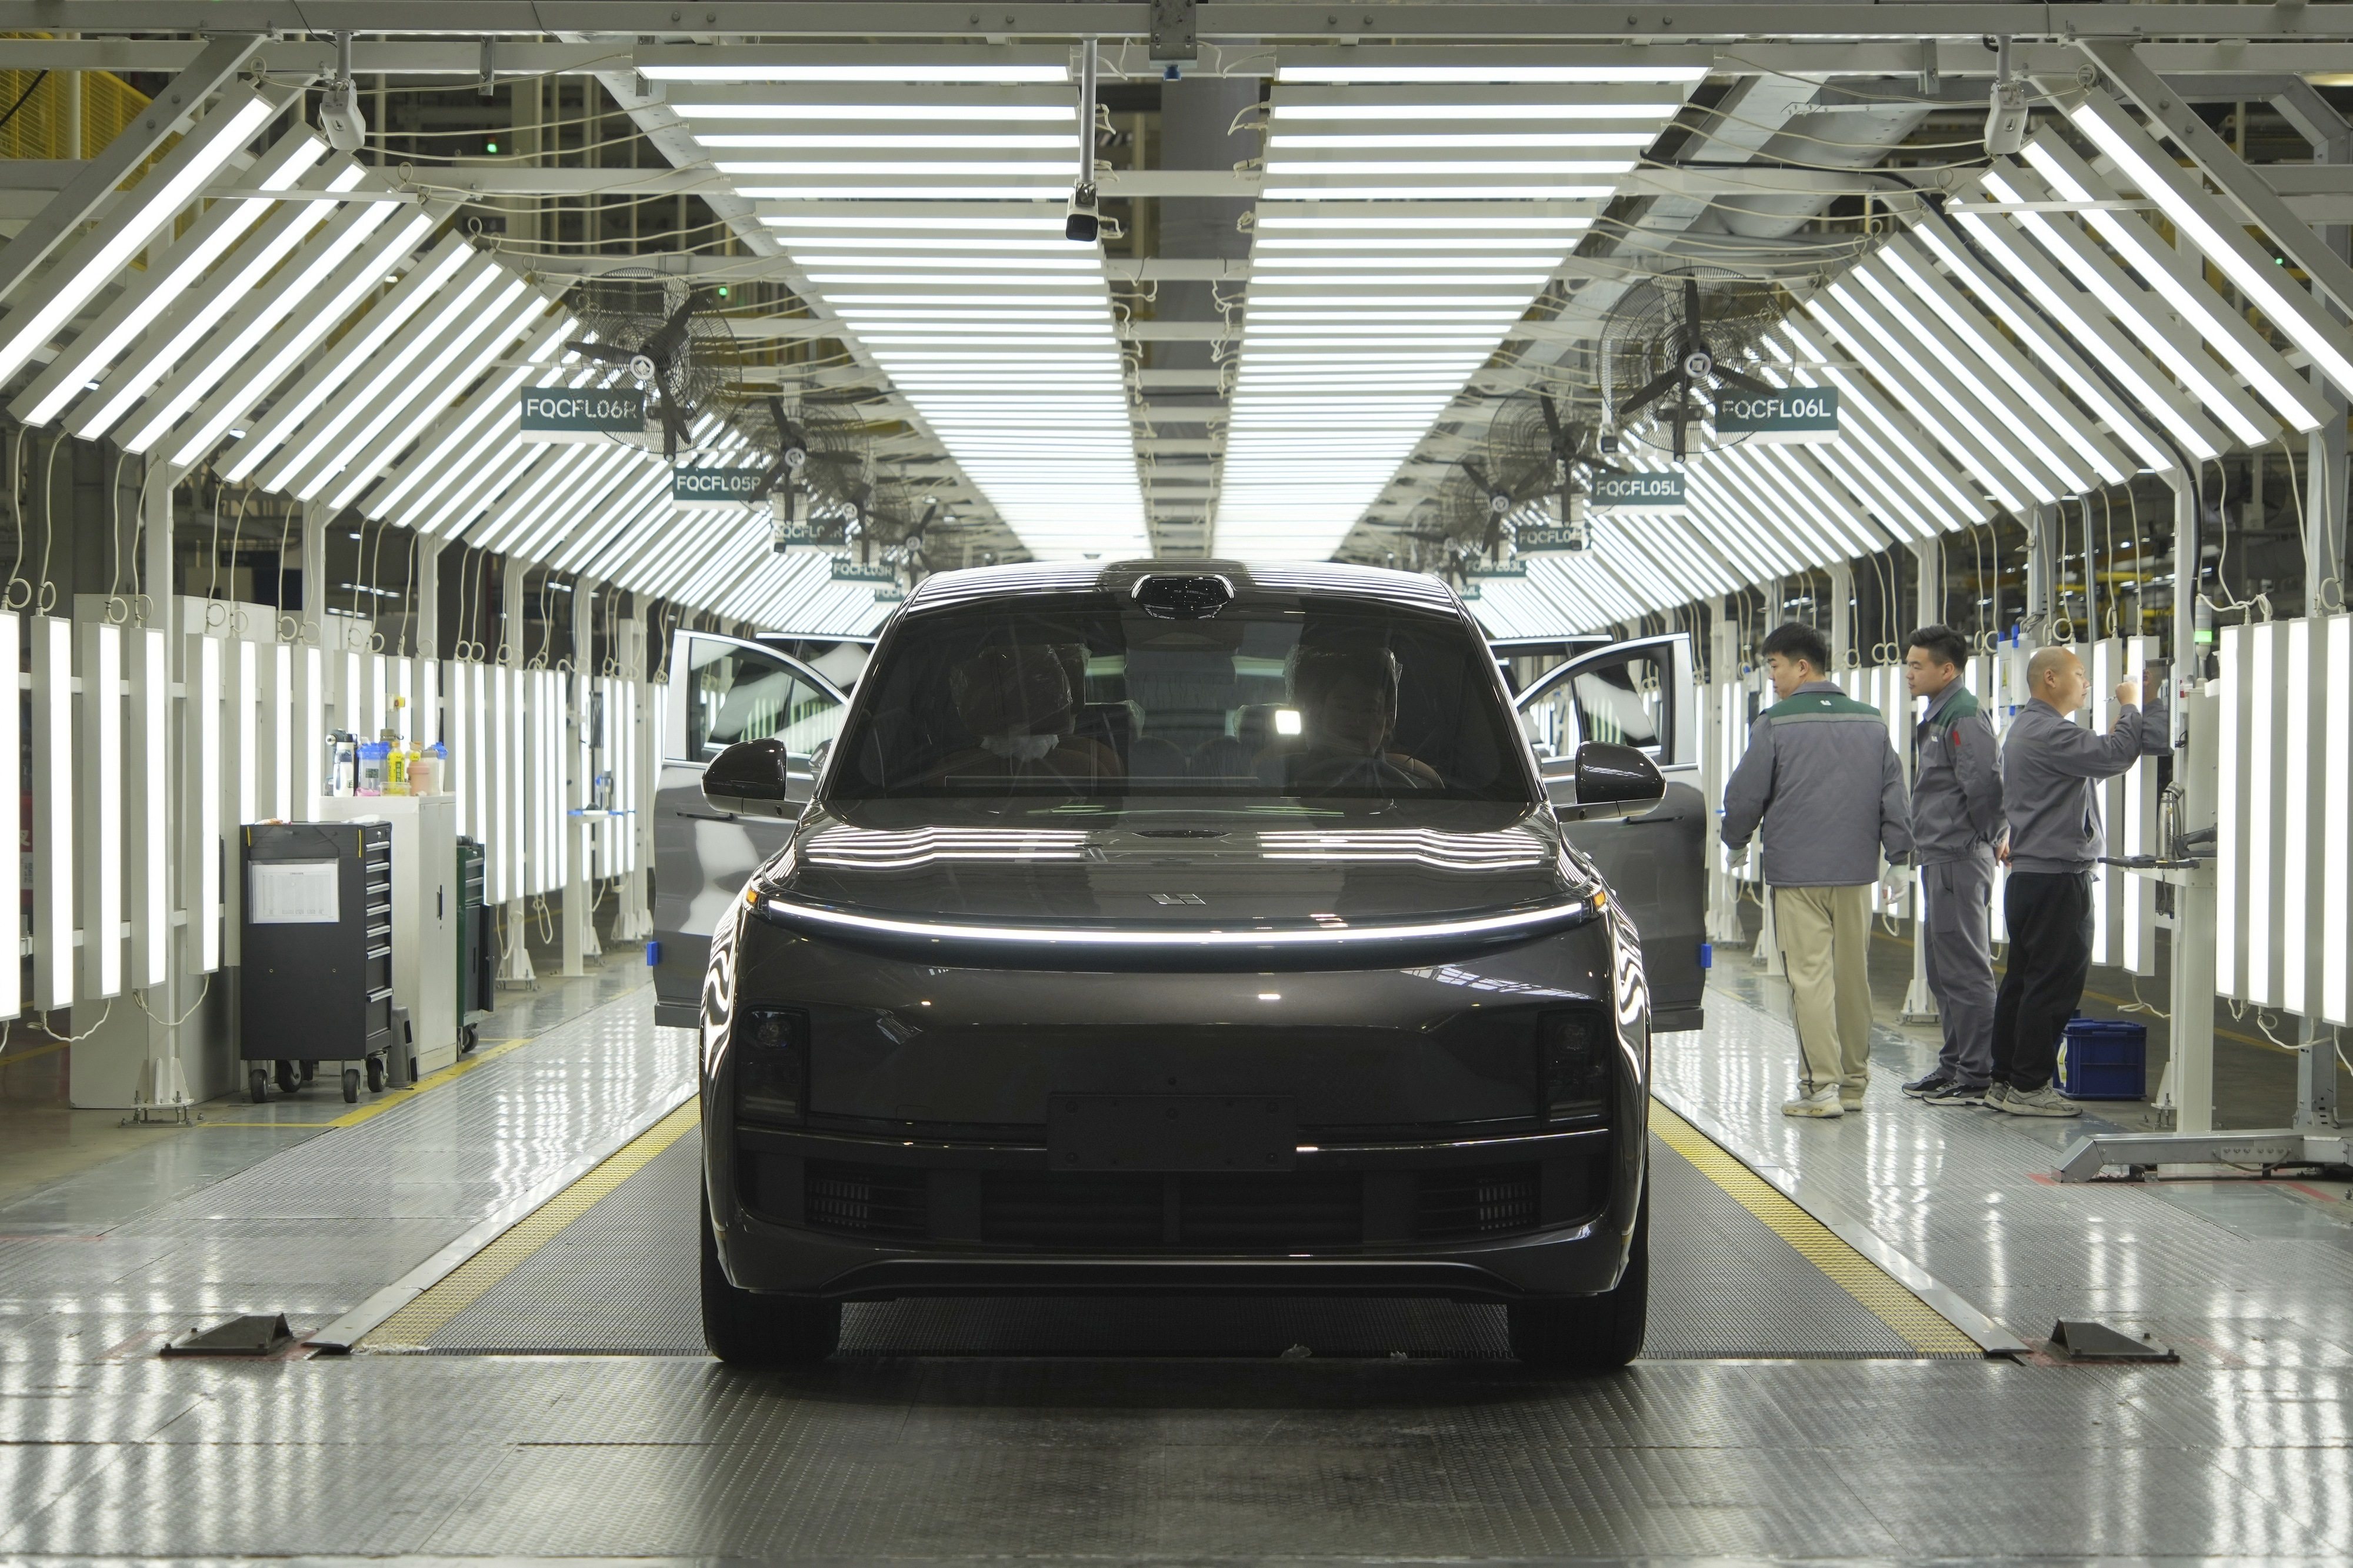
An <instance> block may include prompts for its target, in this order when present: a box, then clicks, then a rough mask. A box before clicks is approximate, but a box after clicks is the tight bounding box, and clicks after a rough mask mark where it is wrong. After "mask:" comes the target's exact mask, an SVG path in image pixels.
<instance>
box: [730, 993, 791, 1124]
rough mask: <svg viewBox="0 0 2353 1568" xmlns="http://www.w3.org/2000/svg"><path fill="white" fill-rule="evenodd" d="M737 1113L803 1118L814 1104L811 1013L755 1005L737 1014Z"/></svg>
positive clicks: (749, 1116) (754, 1117)
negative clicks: (811, 1093) (811, 1099)
mask: <svg viewBox="0 0 2353 1568" xmlns="http://www.w3.org/2000/svg"><path fill="white" fill-rule="evenodd" d="M733 1044H734V1049H735V1113H736V1114H737V1115H738V1116H740V1117H742V1118H744V1120H746V1121H799V1120H800V1119H801V1115H802V1113H803V1111H805V1110H807V1106H808V1055H809V1053H808V1015H807V1014H806V1013H802V1012H799V1011H797V1010H796V1009H793V1008H787V1007H757V1006H750V1007H744V1008H743V1009H741V1010H740V1011H739V1012H738V1013H737V1014H736V1015H735V1035H734V1041H733Z"/></svg>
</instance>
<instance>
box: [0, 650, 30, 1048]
mask: <svg viewBox="0 0 2353 1568" xmlns="http://www.w3.org/2000/svg"><path fill="white" fill-rule="evenodd" d="M20 647H22V644H21V643H20V642H19V641H18V631H17V622H16V612H15V611H14V610H0V693H5V694H6V695H5V700H0V799H6V800H12V801H17V802H20V803H21V802H22V801H24V800H26V798H28V797H29V795H30V794H31V790H30V787H29V786H30V784H31V782H32V781H31V780H29V779H26V777H24V772H23V769H24V764H23V752H22V750H21V747H22V743H23V737H22V736H21V735H20V734H19V733H18V732H17V731H18V728H19V725H20V723H21V721H22V714H23V705H22V704H21V703H20V702H19V700H17V697H16V691H17V688H18V682H17V679H16V675H17V670H16V663H17V658H18V649H19V648H20ZM38 706H39V704H38V702H37V701H36V702H35V704H34V707H35V708H36V709H37V708H38ZM26 891H27V889H26V887H25V857H23V856H21V855H13V854H12V855H0V954H5V960H6V961H5V963H0V1018H13V1017H15V1016H17V1015H18V1014H19V1013H22V1012H23V1011H24V1010H25V966H24V964H23V963H22V962H21V961H20V960H19V958H18V956H17V955H18V954H19V953H21V952H24V950H25V938H26V935H27V934H28V933H27V932H26V931H25V929H24V923H25V918H24V895H25V893H26Z"/></svg>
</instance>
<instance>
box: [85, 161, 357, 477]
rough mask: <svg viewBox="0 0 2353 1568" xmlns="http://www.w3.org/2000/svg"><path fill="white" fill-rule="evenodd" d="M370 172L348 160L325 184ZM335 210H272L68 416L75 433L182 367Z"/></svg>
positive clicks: (302, 206)
mask: <svg viewBox="0 0 2353 1568" xmlns="http://www.w3.org/2000/svg"><path fill="white" fill-rule="evenodd" d="M366 177H367V172H366V171H365V170H364V169H362V168H361V167H360V166H359V165H357V164H355V163H346V164H344V165H343V167H342V168H340V169H338V170H337V171H336V172H335V173H334V174H332V175H331V176H329V178H328V180H327V183H326V184H325V185H324V187H322V188H324V189H326V190H330V191H347V190H350V189H351V188H352V187H353V186H354V185H357V184H359V183H360V182H361V181H362V180H364V179H365V178H366ZM333 216H335V209H334V208H333V207H332V205H329V204H327V203H324V202H311V201H302V202H290V203H288V204H286V205H285V207H284V208H283V209H281V210H280V212H278V213H276V214H274V215H272V216H271V217H270V219H269V222H268V223H267V224H266V225H265V226H263V231H262V232H261V233H260V234H259V235H258V236H256V237H254V239H253V240H252V242H251V243H249V244H248V245H246V246H244V247H240V248H239V249H238V250H237V251H235V252H233V253H232V254H231V255H230V256H229V257H228V258H227V263H226V265H225V266H223V267H221V268H216V269H215V272H214V274H213V275H212V276H209V277H207V278H206V279H205V280H204V283H203V285H202V287H201V289H200V293H201V296H202V298H201V299H200V300H199V301H198V302H197V303H196V304H195V306H194V307H192V308H191V309H189V310H185V312H183V313H182V314H181V315H179V316H177V317H174V318H172V319H168V320H166V321H162V322H159V323H157V325H158V326H159V328H160V329H161V330H162V331H163V332H164V334H165V335H164V337H163V339H162V341H161V342H157V343H154V344H147V343H145V342H142V346H141V352H140V353H139V355H138V356H137V357H136V358H135V359H134V360H132V361H130V362H127V363H124V364H121V365H117V366H116V367H115V369H114V372H113V374H111V376H110V377H109V379H108V382H107V384H106V385H105V386H104V388H103V389H102V390H101V391H100V394H99V395H98V397H96V398H94V399H92V400H90V404H91V405H90V406H88V407H84V408H82V409H80V410H79V411H78V413H77V416H76V417H75V418H74V419H73V420H72V421H71V422H70V427H71V429H72V430H73V433H74V434H75V435H77V436H79V437H82V438H83V439H84V440H96V439H97V438H98V437H100V436H103V435H105V434H106V432H108V431H109V430H111V429H112V428H113V427H114V426H115V424H116V422H117V421H119V420H121V418H122V417H123V416H124V415H126V414H128V413H129V412H130V411H131V405H132V404H133V403H135V402H137V401H138V400H139V399H140V398H141V397H143V396H145V395H146V394H147V392H148V389H149V388H151V387H153V385H154V384H156V383H157V382H159V381H161V380H163V379H164V377H165V376H167V375H170V374H172V373H173V372H174V371H175V370H178V369H180V368H181V366H182V365H183V364H184V363H185V361H186V360H187V357H188V355H189V353H191V352H192V351H193V350H194V349H195V345H196V344H197V343H199V342H202V341H203V340H204V338H205V335H206V333H208V332H210V331H212V330H213V329H214V328H215V327H216V326H217V325H219V324H220V321H221V320H222V318H224V317H226V316H227V315H228V314H229V312H230V311H232V310H236V309H237V306H238V305H240V304H243V303H245V302H246V301H247V300H249V299H250V298H251V296H252V293H253V291H254V290H255V289H256V288H257V287H258V286H259V283H260V281H261V279H263V278H265V277H267V276H269V273H270V272H271V270H272V269H273V268H276V267H277V266H278V264H279V263H280V261H282V260H283V259H285V258H286V257H287V256H288V255H289V254H290V253H291V252H292V251H293V250H294V248H295V247H297V246H299V245H301V243H302V242H303V241H304V240H305V239H307V238H309V237H311V234H312V232H314V231H315V230H316V229H317V228H318V227H319V226H320V225H321V224H323V223H326V222H327V221H328V220H329V219H331V218H332V217H333Z"/></svg>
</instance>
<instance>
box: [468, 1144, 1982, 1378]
mask: <svg viewBox="0 0 2353 1568" xmlns="http://www.w3.org/2000/svg"><path fill="white" fill-rule="evenodd" d="M701 1162H702V1135H701V1133H700V1132H699V1131H693V1132H689V1133H687V1134H686V1135H684V1136H682V1137H681V1138H680V1139H679V1140H678V1141H677V1142H675V1143H674V1144H672V1145H670V1147H669V1148H667V1149H665V1150H663V1151H662V1152H660V1153H659V1154H657V1155H656V1156H654V1157H653V1158H652V1159H651V1160H649V1162H647V1163H646V1165H645V1167H644V1168H643V1169H642V1170H640V1171H638V1173H636V1174H634V1175H632V1176H630V1177H629V1178H628V1180H627V1181H625V1182H623V1183H622V1184H620V1185H619V1186H617V1187H616V1188H615V1189H614V1190H613V1191H612V1192H611V1193H610V1194H608V1195H607V1196H606V1197H604V1198H602V1199H600V1200H598V1201H597V1202H596V1203H595V1204H593V1205H590V1206H589V1207H588V1208H587V1209H586V1211H585V1212H584V1213H583V1214H582V1215H580V1216H579V1218H577V1219H576V1220H575V1221H573V1222H572V1223H571V1224H569V1225H567V1226H565V1227H563V1228H562V1229H561V1230H559V1231H557V1232H556V1233H555V1235H554V1237H553V1238H552V1239H551V1240H550V1241H549V1242H548V1243H547V1244H546V1245H545V1246H544V1247H541V1248H540V1249H539V1251H537V1252H536V1253H533V1255H532V1256H530V1257H529V1258H526V1259H524V1260H523V1261H522V1263H521V1264H520V1265H518V1266H517V1267H516V1268H513V1270H512V1272H511V1273H509V1274H507V1275H506V1276H505V1278H504V1279H501V1281H500V1282H499V1283H498V1284H497V1285H496V1286H494V1287H493V1288H491V1289H489V1290H488V1291H486V1292H484V1293H482V1294H481V1295H480V1297H478V1298H477V1299H475V1300H472V1301H470V1303H469V1304H468V1305H466V1306H465V1307H464V1308H463V1309H462V1310H459V1311H457V1312H456V1313H455V1314H454V1315H452V1316H451V1317H450V1318H449V1319H448V1321H447V1322H446V1323H445V1324H444V1325H443V1326H442V1327H441V1328H440V1329H439V1330H438V1331H437V1332H435V1333H434V1334H433V1335H432V1336H431V1337H430V1339H429V1340H428V1341H427V1343H426V1344H425V1345H424V1346H423V1347H422V1348H423V1349H424V1350H425V1351H427V1352H430V1353H439V1354H447V1355H465V1354H473V1355H497V1354H523V1355H551V1354H559V1355H560V1354H575V1355H578V1354H595V1355H702V1354H703V1353H704V1351H703V1344H702V1318H701V1306H700V1302H699V1300H698V1297H697V1294H696V1279H697V1267H698V1264H697V1256H696V1250H695V1235H694V1226H695V1215H696V1203H695V1197H696V1183H697V1182H698V1181H699V1180H700V1173H701ZM1651 1184H1652V1188H1651V1191H1652V1198H1651V1202H1652V1210H1651V1326H1650V1342H1649V1348H1648V1349H1647V1351H1646V1352H1645V1354H1646V1356H1647V1357H1648V1358H1649V1359H1651V1360H1724V1359H1747V1358H1758V1359H1767V1360H1788V1359H1819V1358H1834V1359H1873V1358H1880V1359H1891V1360H1894V1359H1917V1358H1922V1357H1924V1356H1929V1355H1944V1354H1968V1355H1975V1354H1977V1353H1978V1352H1976V1351H1975V1349H1974V1347H1970V1348H1968V1350H1966V1351H1956V1350H1950V1349H1936V1348H1929V1349H1924V1348H1923V1347H1922V1346H1921V1345H1920V1344H1918V1343H1915V1342H1911V1341H1907V1339H1906V1338H1905V1335H1904V1334H1903V1333H1901V1332H1899V1331H1898V1330H1897V1328H1896V1327H1895V1326H1894V1325H1892V1324H1891V1323H1890V1322H1888V1321H1884V1320H1883V1318H1882V1317H1881V1316H1879V1315H1876V1314H1874V1313H1873V1311H1872V1310H1870V1309H1869V1308H1867V1307H1866V1306H1864V1305H1863V1303H1862V1301H1861V1300H1858V1299H1857V1298H1856V1297H1855V1296H1854V1295H1853V1294H1852V1293H1850V1292H1849V1291H1848V1290H1847V1289H1842V1288H1841V1286H1840V1284H1839V1283H1838V1282H1836V1281H1835V1280H1833V1279H1831V1278H1830V1276H1829V1275H1827V1274H1826V1273H1824V1272H1823V1270H1822V1269H1821V1268H1819V1267H1817V1266H1816V1264H1814V1263H1813V1262H1810V1261H1809V1260H1808V1258H1805V1257H1804V1256H1802V1255H1801V1254H1800V1253H1799V1250H1798V1249H1797V1248H1796V1247H1793V1246H1791V1245H1790V1244H1789V1243H1788V1242H1787V1241H1785V1240H1783V1239H1782V1238H1781V1237H1779V1236H1778V1235H1776V1234H1775V1233H1774V1232H1773V1231H1772V1230H1771V1229H1770V1228H1768V1227H1767V1226H1766V1225H1765V1224H1764V1223H1763V1222H1762V1221H1760V1220H1759V1219H1758V1218H1757V1216H1756V1215H1753V1214H1752V1213H1750V1212H1749V1210H1748V1209H1746V1208H1745V1207H1744V1206H1742V1205H1741V1204H1740V1203H1738V1202H1736V1201H1735V1200H1734V1198H1733V1197H1732V1196H1731V1195H1730V1194H1727V1193H1726V1192H1725V1191H1724V1189H1723V1188H1721V1187H1720V1186H1718V1185H1717V1184H1715V1182H1713V1181H1711V1180H1710V1179H1709V1178H1708V1177H1707V1176H1706V1175H1705V1174H1704V1173H1702V1172H1701V1171H1699V1170H1698V1169H1696V1168H1695V1167H1694V1165H1693V1164H1692V1163H1691V1162H1690V1161H1688V1160H1686V1159H1684V1158H1683V1156H1682V1155H1680V1154H1678V1153H1677V1152H1675V1151H1674V1150H1673V1149H1672V1148H1670V1147H1669V1146H1667V1145H1666V1144H1665V1143H1664V1142H1661V1141H1659V1140H1657V1139H1655V1138H1654V1139H1653V1140H1652V1141H1651ZM839 1353H840V1354H842V1355H844V1356H849V1357H874V1356H909V1355H922V1356H1052V1357H1103V1358H1166V1357H1237V1358H1250V1359H1258V1358H1266V1359H1273V1358H1279V1357H1282V1356H1284V1355H1285V1354H1289V1355H1290V1356H1291V1358H1292V1359H1293V1360H1297V1359H1301V1358H1302V1356H1303V1355H1304V1356H1305V1357H1306V1358H1309V1359H1317V1360H1325V1359H1364V1358H1375V1359H1388V1358H1393V1357H1400V1356H1402V1357H1407V1358H1410V1359H1417V1360H1418V1359H1426V1358H1438V1359H1448V1360H1465V1361H1501V1360H1504V1359H1506V1358H1508V1357H1509V1355H1510V1353H1511V1352H1510V1347H1509V1344H1508V1342H1507V1340H1506V1337H1505V1332H1504V1310H1503V1309H1502V1308H1501V1307H1499V1306H1492V1305H1482V1304H1475V1303H1466V1302H1455V1301H1430V1300H1391V1299H1372V1300H1367V1299H1358V1298H1330V1297H1274V1298H1266V1297H1213V1298H1195V1297H1184V1298H1176V1297H1161V1298H1117V1299H1112V1300H1102V1299H1095V1298H1082V1299H1071V1298H1027V1297H1024V1298H981V1299H957V1300H934V1299H916V1300H901V1301H879V1302H860V1303H855V1304H852V1305H851V1306H849V1308H847V1309H845V1310H844V1312H843V1319H842V1333H841V1349H840V1352H839Z"/></svg>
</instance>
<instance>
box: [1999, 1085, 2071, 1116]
mask: <svg viewBox="0 0 2353 1568" xmlns="http://www.w3.org/2000/svg"><path fill="white" fill-rule="evenodd" d="M2001 1109H2002V1110H2006V1111H2008V1112H2010V1115H2012V1116H2081V1115H2083V1114H2084V1108H2083V1107H2082V1106H2080V1105H2078V1104H2076V1103H2075V1102H2074V1101H2073V1100H2069V1099H2067V1098H2066V1097H2064V1096H2063V1095H2062V1094H2061V1093H2060V1092H2059V1090H2058V1089H2056V1088H2054V1087H2052V1085H2050V1084H2047V1083H2046V1084H2044V1085H2043V1086H2042V1088H2041V1089H2011V1090H2010V1093H2009V1094H2008V1095H2006V1096H2005V1097H2004V1098H2003V1100H2002V1102H2001Z"/></svg>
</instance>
